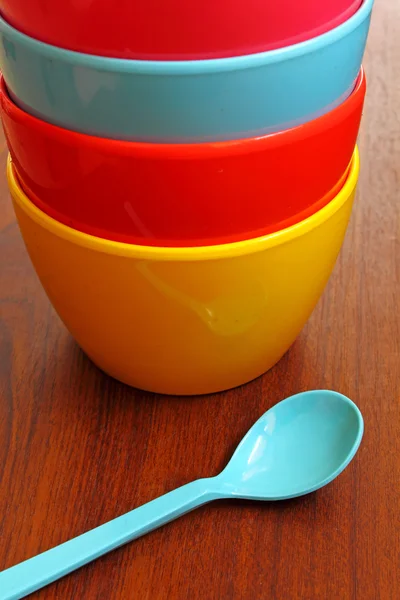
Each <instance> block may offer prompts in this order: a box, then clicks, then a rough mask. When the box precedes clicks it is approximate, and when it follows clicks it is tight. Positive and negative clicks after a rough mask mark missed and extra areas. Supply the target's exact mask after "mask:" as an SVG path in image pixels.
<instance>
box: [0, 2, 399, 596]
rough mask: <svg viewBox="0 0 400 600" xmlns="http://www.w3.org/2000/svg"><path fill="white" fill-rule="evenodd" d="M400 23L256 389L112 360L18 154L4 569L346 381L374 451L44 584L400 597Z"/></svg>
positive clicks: (8, 228) (10, 261) (155, 490)
mask: <svg viewBox="0 0 400 600" xmlns="http://www.w3.org/2000/svg"><path fill="white" fill-rule="evenodd" d="M399 22H400V3H399V2H397V0H377V3H376V7H375V11H374V15H373V26H372V30H371V33H370V39H369V44H368V49H367V54H366V58H365V67H366V73H367V77H368V82H369V91H368V98H367V105H366V110H365V114H364V120H363V124H362V131H361V134H360V150H361V160H362V172H361V180H360V185H359V191H358V200H357V202H356V206H355V210H354V214H353V217H352V221H351V226H350V229H349V231H348V235H347V238H346V241H345V245H344V247H343V251H342V253H341V256H340V258H339V260H338V263H337V266H336V268H335V271H334V274H333V276H332V278H331V281H330V283H329V285H328V287H327V289H326V292H325V294H324V296H323V299H322V300H321V302H320V303H319V305H318V307H317V309H316V310H315V312H314V314H313V316H312V318H311V320H310V321H309V323H308V325H307V327H306V328H305V330H304V331H303V333H302V335H301V336H300V338H299V339H298V341H297V342H296V344H295V345H294V346H293V348H292V349H291V350H290V351H289V353H288V354H287V355H286V356H285V357H284V358H283V359H282V361H281V362H280V363H279V364H278V365H277V366H276V367H275V368H274V369H273V370H272V371H270V372H269V373H267V374H266V375H265V376H264V377H261V378H259V379H258V380H256V381H254V382H253V383H251V384H249V385H247V386H244V387H242V388H239V389H236V390H233V391H230V392H228V393H224V394H219V395H215V396H210V397H203V398H193V399H185V398H166V397H157V396H155V395H152V394H149V393H142V392H139V391H135V390H133V389H130V388H128V387H126V386H124V385H122V384H119V383H118V382H116V381H113V380H111V379H109V378H108V377H106V376H105V375H103V374H102V373H101V372H99V371H98V370H97V369H96V368H95V367H94V366H93V365H92V364H91V363H90V361H89V360H88V359H87V358H86V357H85V356H84V355H83V353H82V352H81V351H80V350H79V349H78V348H77V347H76V345H75V344H74V342H73V341H72V340H71V338H70V337H69V335H68V333H67V332H66V330H65V329H64V327H63V326H62V325H61V323H60V321H59V320H58V318H57V316H56V315H55V313H54V311H53V309H52V308H51V306H50V304H49V302H48V300H47V298H46V297H45V294H44V292H43V291H42V289H41V287H40V285H39V283H38V280H37V278H36V276H35V274H34V272H33V269H32V266H31V264H30V262H29V260H28V257H27V254H26V251H25V249H24V246H23V244H22V241H21V237H20V234H19V230H18V227H17V225H16V222H15V218H14V214H13V211H12V208H11V202H10V200H9V197H8V193H7V188H6V181H5V176H4V170H3V168H2V175H1V178H0V570H1V569H3V568H6V567H8V566H11V565H12V564H15V563H16V562H19V561H21V560H24V559H26V558H28V557H30V556H32V555H34V554H36V553H38V552H41V551H44V550H46V549H47V548H49V547H51V546H53V545H55V544H58V543H60V542H62V541H64V540H66V539H68V538H69V537H71V536H74V535H77V534H80V533H82V532H84V531H86V530H87V529H90V528H92V527H94V526H96V525H99V524H101V523H103V522H105V521H107V520H109V519H111V518H113V517H116V516H118V515H120V514H122V513H124V512H126V511H128V510H130V509H132V508H134V507H135V506H139V505H140V504H142V503H144V502H146V501H148V500H151V499H152V498H154V497H156V496H158V495H159V494H162V493H164V492H166V491H168V490H171V489H172V488H174V487H176V486H179V485H182V484H184V483H186V482H188V481H190V480H191V479H194V478H197V477H202V476H207V475H212V474H216V473H217V472H218V471H219V470H220V469H221V468H222V467H223V465H224V464H225V462H226V460H227V458H228V457H229V456H230V453H231V451H232V449H233V448H234V447H235V445H236V444H237V442H238V441H239V440H240V438H241V437H242V435H243V434H244V433H245V432H246V430H247V429H248V427H249V426H250V425H251V424H252V423H253V422H254V421H255V420H256V419H257V418H258V417H259V416H260V415H261V414H262V413H263V412H264V411H265V410H267V409H268V408H269V407H270V406H272V405H273V404H274V403H275V402H277V401H279V400H281V399H282V398H284V397H285V396H288V395H290V394H293V393H296V392H300V391H303V390H307V389H312V388H332V389H335V390H338V391H340V392H342V393H344V394H347V395H348V396H350V397H351V398H352V399H354V400H355V401H356V402H357V403H358V405H359V406H360V408H361V410H362V412H363V414H364V418H365V436H364V440H363V443H362V445H361V448H360V451H359V453H358V455H357V457H356V459H355V460H354V462H353V463H352V464H351V465H350V467H349V468H348V469H347V470H346V471H345V472H344V473H343V474H342V475H341V476H340V477H339V478H338V479H337V480H336V481H335V482H334V483H333V484H331V485H330V486H328V487H327V488H325V489H323V490H321V491H319V492H318V493H316V494H313V495H310V496H308V497H304V498H302V499H298V500H295V501H289V502H284V503H276V504H268V503H266V504H261V503H260V504H254V503H250V502H232V503H228V502H221V503H215V504H212V505H209V506H207V507H203V508H201V509H199V510H197V511H195V512H193V513H191V514H188V515H186V516H185V517H183V518H181V519H180V520H178V521H175V522H173V523H171V524H169V525H167V526H165V527H164V528H162V529H160V530H158V531H156V532H154V533H152V534H150V535H148V536H146V537H144V538H141V539H140V540H138V541H136V542H134V543H132V544H131V545H129V546H126V547H124V548H121V549H120V550H118V551H116V552H114V553H112V554H110V555H108V556H107V557H104V558H103V559H100V560H98V561H97V562H95V563H93V564H91V565H90V566H88V567H85V568H83V569H81V570H80V571H79V572H77V573H75V574H73V575H71V576H69V577H67V578H65V579H64V580H62V581H60V582H58V583H57V584H54V585H52V586H49V587H48V588H46V589H45V590H43V591H41V592H40V593H37V594H36V595H34V596H32V597H34V598H37V599H38V600H39V599H43V600H44V599H47V600H49V599H57V600H64V599H65V600H75V599H76V600H87V599H88V600H96V599H99V600H131V599H133V598H134V599H135V600H164V599H176V600H186V599H187V598H192V599H193V600H214V599H215V600H217V599H218V600H220V599H224V600H225V599H227V600H229V599H234V600H236V599H238V600H241V599H248V600H255V599H266V600H267V599H268V600H269V599H278V600H293V599H299V600H325V599H326V600H336V599H338V600H350V599H351V600H353V599H357V600H358V599H359V600H391V599H393V600H398V599H399V598H400V526H399V525H400V518H399V513H400V402H399V400H400V247H399V214H400V198H399V188H400V119H399V116H398V115H399V111H400V66H399V65H400V29H399ZM1 148H2V150H1V157H0V159H1V164H2V165H4V164H5V159H6V147H5V143H4V141H3V139H1ZM0 598H1V590H0Z"/></svg>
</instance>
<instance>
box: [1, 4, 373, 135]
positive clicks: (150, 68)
mask: <svg viewBox="0 0 400 600" xmlns="http://www.w3.org/2000/svg"><path fill="white" fill-rule="evenodd" d="M373 2H374V0H365V1H364V3H363V5H362V6H361V7H360V9H359V10H358V11H357V13H355V15H354V16H353V17H351V18H350V19H349V20H348V21H346V22H345V23H343V24H342V25H340V26H339V27H336V28H335V29H332V30H331V31H329V32H328V33H325V34H323V35H320V36H318V37H316V38H313V39H311V40H307V41H306V42H302V43H300V44H295V45H293V46H288V47H286V48H283V49H278V50H272V51H270V52H263V53H260V54H252V55H248V56H240V57H234V58H223V59H215V60H198V61H175V62H165V61H162V62H157V61H138V60H123V59H115V58H103V57H100V56H93V55H89V54H81V53H78V52H72V51H68V50H63V49H61V48H57V47H55V46H50V45H48V44H44V43H42V42H39V41H37V40H35V39H33V38H30V37H28V36H26V35H24V34H22V33H20V32H19V31H17V30H16V29H14V28H12V27H11V26H10V25H8V24H7V23H6V22H5V21H4V20H3V19H0V36H1V44H0V68H1V71H2V72H3V75H4V78H5V81H6V84H7V87H8V89H9V92H10V94H11V96H12V98H13V100H14V101H15V102H16V103H17V104H18V105H19V106H20V107H21V108H23V109H24V110H25V111H26V112H29V113H31V114H33V115H35V116H37V117H39V118H41V119H43V120H45V121H48V122H50V123H54V124H56V125H59V126H61V127H65V128H67V129H72V130H75V131H80V132H83V133H89V134H92V135H99V136H101V137H108V138H115V139H125V140H126V139H127V140H137V141H147V142H170V143H171V142H172V143H180V142H202V141H210V140H230V139H239V138H246V137H254V136H257V135H263V134H266V133H270V132H274V131H279V130H281V129H287V128H289V127H291V126H293V125H297V124H300V123H302V122H305V121H307V120H309V119H311V118H316V117H317V116H319V115H321V114H324V113H325V112H327V111H328V110H330V109H331V108H333V107H334V106H336V105H338V104H339V103H340V102H342V101H343V99H344V98H345V97H347V95H349V93H350V92H351V90H352V89H353V85H354V83H355V81H356V79H357V75H358V72H359V70H360V66H361V62H362V58H363V54H364V50H365V44H366V40H367V35H368V30H369V24H370V18H371V10H372V6H373Z"/></svg>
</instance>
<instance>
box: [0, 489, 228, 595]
mask: <svg viewBox="0 0 400 600" xmlns="http://www.w3.org/2000/svg"><path fill="white" fill-rule="evenodd" d="M220 497H221V495H220V493H219V492H218V491H217V488H216V486H214V485H213V479H199V480H197V481H193V482H191V483H188V484H187V485H184V486H182V487H180V488H178V489H176V490H173V491H172V492H169V493H168V494H165V495H164V496H160V497H159V498H156V499H155V500H152V501H151V502H148V503H147V504H144V505H143V506H139V507H138V508H136V509H134V510H132V511H130V512H128V513H126V514H125V515H122V516H120V517H117V518H116V519H113V520H112V521H109V522H108V523H105V524H104V525H100V527H96V528H95V529H92V530H90V531H88V532H87V533H83V534H82V535H79V536H78V537H75V538H73V539H72V540H69V541H67V542H65V543H63V544H60V545H59V546H56V547H55V548H52V549H51V550H47V551H46V552H43V553H42V554H38V555H37V556H35V557H33V558H30V559H28V560H26V561H24V562H21V563H19V564H17V565H15V566H14V567H10V568H9V569H6V570H5V571H1V572H0V600H19V598H24V597H25V596H27V595H28V594H31V593H33V592H35V591H37V590H39V589H41V588H43V587H45V586H46V585H48V584H49V583H52V582H53V581H56V580H57V579H60V578H61V577H64V575H68V573H71V572H72V571H75V570H76V569H79V568H80V567H82V566H83V565H86V564H87V563H89V562H91V561H93V560H95V559H96V558H99V557H100V556H103V555H104V554H106V553H107V552H110V551H111V550H114V549H115V548H118V547H119V546H123V545H124V544H126V543H128V542H131V541H132V540H134V539H136V538H138V537H140V536H142V535H144V534H145V533H148V532H149V531H152V530H153V529H156V528H157V527H160V526H161V525H164V524H165V523H168V522H169V521H172V520H173V519H176V518H177V517H179V516H181V515H183V514H185V513H187V512H189V511H191V510H193V509H194V508H196V507H197V506H200V505H202V504H205V503H207V502H210V501H212V500H216V499H218V498H220Z"/></svg>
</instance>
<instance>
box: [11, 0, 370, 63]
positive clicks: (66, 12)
mask: <svg viewBox="0 0 400 600" xmlns="http://www.w3.org/2000/svg"><path fill="white" fill-rule="evenodd" d="M361 4H362V0H301V1H300V0H274V1H271V0H203V1H202V2H199V1H197V2H192V1H190V0H117V1H116V0H88V1H82V0H79V1H72V0H0V12H1V13H2V15H3V16H4V18H5V19H6V20H7V21H8V22H9V23H10V24H11V25H12V26H13V27H15V28H16V29H19V30H20V31H22V32H23V33H26V34H27V35H29V36H31V37H34V38H37V39H39V40H41V41H43V42H47V43H48V44H53V45H54V46H60V47H62V48H68V49H70V50H76V51H78V52H85V53H88V54H99V55H101V56H114V57H119V58H137V59H146V60H194V59H201V58H218V57H221V58H222V57H227V56H240V55H242V54H253V53H256V52H264V51H265V50H272V49H274V48H280V47H283V46H289V45H291V44H295V43H297V42H301V41H304V40H307V39H309V38H311V37H315V36H317V35H320V34H322V33H324V32H326V31H329V30H330V29H333V28H334V27H336V26H338V25H340V24H341V23H343V22H344V21H346V20H347V19H348V18H350V17H351V16H352V15H353V14H354V13H355V12H356V11H357V10H358V8H359V7H360V5H361Z"/></svg>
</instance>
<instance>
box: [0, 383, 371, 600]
mask: <svg viewBox="0 0 400 600" xmlns="http://www.w3.org/2000/svg"><path fill="white" fill-rule="evenodd" d="M363 428H364V426H363V419H362V416H361V413H360V411H359V409H358V408H357V406H356V405H355V404H354V403H353V402H352V401H351V400H349V399H348V398H346V397H345V396H342V395H341V394H338V393H336V392H330V391H323V390H321V391H312V392H304V393H303V394H297V395H296V396H292V397H291V398H287V399H286V400H283V401H282V402H280V403H279V404H277V405H276V406H274V407H273V408H271V409H270V410H268V411H267V412H266V413H265V414H264V415H263V416H262V417H261V418H260V419H259V420H258V421H257V422H256V423H255V424H254V425H253V427H252V428H251V429H250V431H249V432H248V433H247V435H246V436H245V437H244V438H243V440H242V441H241V443H240V444H239V446H238V447H237V449H236V451H235V453H234V454H233V456H232V458H231V460H230V461H229V463H228V465H227V466H226V467H225V469H224V470H223V471H222V473H220V474H219V475H217V477H212V478H208V479H199V480H197V481H193V482H192V483H188V484H187V485H184V486H183V487H180V488H178V489H176V490H174V491H172V492H169V493H168V494H165V495H164V496H161V497H160V498H157V499H156V500H153V501H151V502H149V503H148V504H144V505H143V506H140V507H139V508H136V509H135V510H132V511H131V512H129V513H127V514H125V515H123V516H121V517H118V518H116V519H114V520H113V521H109V522H108V523H105V524H104V525H101V526H100V527H97V528H96V529H92V530H91V531H88V532H87V533H84V534H82V535H80V536H78V537H76V538H74V539H72V540H70V541H68V542H65V543H64V544H61V545H60V546H56V547H55V548H53V549H51V550H47V551H46V552H43V553H42V554H39V555H38V556H35V557H34V558H31V559H29V560H26V561H24V562H22V563H20V564H18V565H16V566H14V567H11V568H9V569H6V570H5V571H2V572H1V573H0V599H1V600H18V599H19V598H23V597H24V596H26V595H28V594H30V593H32V592H35V591H36V590H39V589H40V588H42V587H44V586H46V585H48V584H49V583H52V582H53V581H56V580H57V579H60V578H61V577H63V576H64V575H67V574H68V573H71V572H72V571H74V570H75V569H78V568H79V567H82V566H83V565H86V564H87V563H89V562H91V561H93V560H95V559H96V558H99V556H102V555H103V554H106V553H107V552H110V551H111V550H114V549H115V548H118V547H119V546H122V545H123V544H126V543H127V542H130V541H132V540H134V539H136V538H138V537H140V536H141V535H144V534H145V533H148V532H149V531H152V530H153V529H156V528H157V527H160V526H161V525H164V523H167V522H168V521H172V520H173V519H176V518H177V517H179V516H180V515H183V514H184V513H187V512H189V511H191V510H193V509H194V508H196V507H197V506H200V505H202V504H205V503H207V502H210V501H212V500H218V499H222V498H244V499H250V500H283V499H286V498H294V497H296V496H302V495H303V494H308V493H310V492H313V491H315V490H317V489H318V488H321V487H323V486H324V485H326V484H327V483H330V482H331V481H332V480H333V479H335V477H337V476H338V475H339V473H341V472H342V471H343V469H345V467H346V466H347V465H348V464H349V462H350V461H351V459H352V458H353V457H354V455H355V453H356V452H357V449H358V447H359V445H360V442H361V438H362V435H363Z"/></svg>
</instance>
